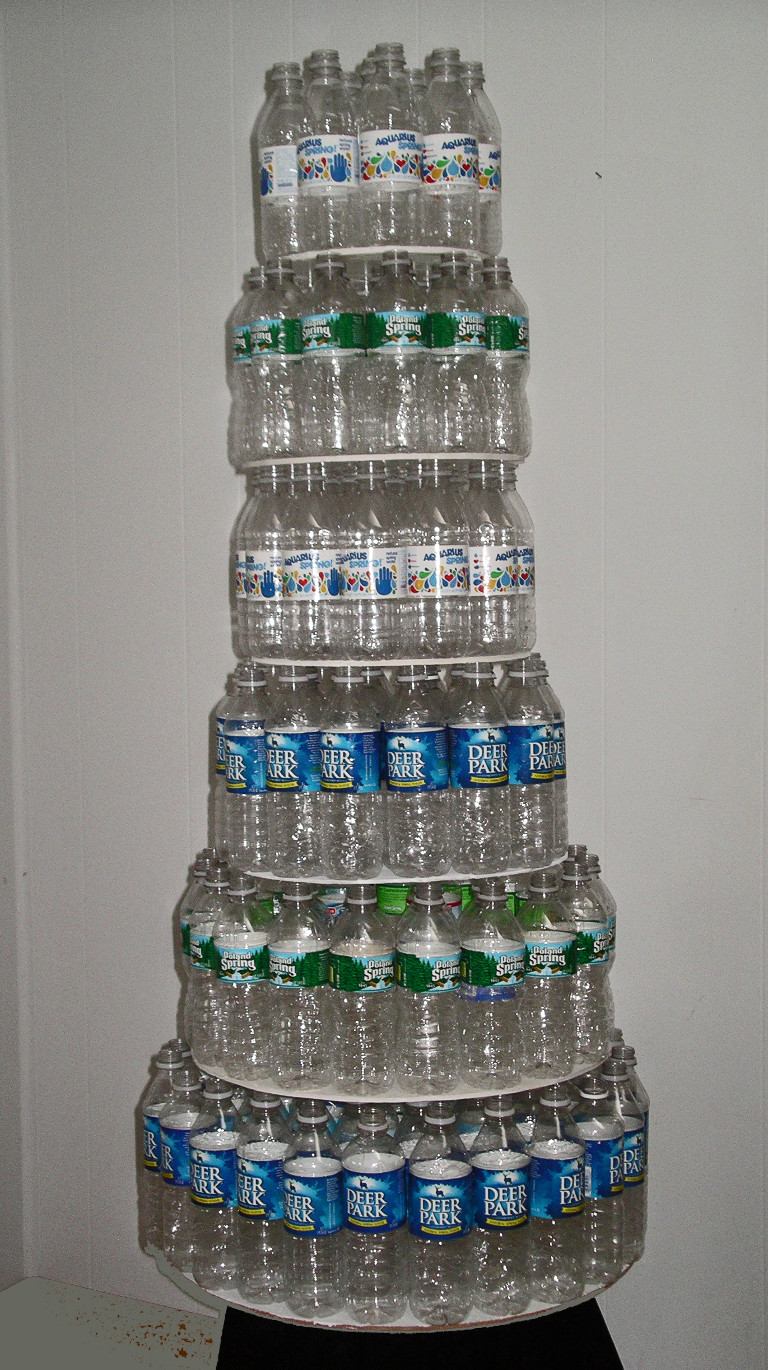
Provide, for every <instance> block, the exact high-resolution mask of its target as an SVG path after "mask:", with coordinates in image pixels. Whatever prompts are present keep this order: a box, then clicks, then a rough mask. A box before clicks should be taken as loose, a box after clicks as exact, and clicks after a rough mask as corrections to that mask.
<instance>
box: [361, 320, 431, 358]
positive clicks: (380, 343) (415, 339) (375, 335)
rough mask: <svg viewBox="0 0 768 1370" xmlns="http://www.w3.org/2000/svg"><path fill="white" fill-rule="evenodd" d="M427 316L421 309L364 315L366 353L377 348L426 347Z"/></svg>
mask: <svg viewBox="0 0 768 1370" xmlns="http://www.w3.org/2000/svg"><path fill="white" fill-rule="evenodd" d="M427 318H428V316H427V314H426V312H425V311H424V310H423V309H392V310H389V311H388V312H381V311H379V312H376V313H372V314H367V315H366V321H365V332H366V342H367V345H368V351H369V352H373V351H375V350H376V349H377V348H385V349H389V348H394V347H399V348H403V347H427V345H428V342H427Z"/></svg>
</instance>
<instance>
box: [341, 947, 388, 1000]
mask: <svg viewBox="0 0 768 1370" xmlns="http://www.w3.org/2000/svg"><path fill="white" fill-rule="evenodd" d="M328 980H329V983H330V984H331V985H332V986H333V988H334V989H341V990H346V992H347V993H349V994H360V993H362V994H370V993H375V992H376V991H378V990H383V989H391V988H392V986H393V985H394V983H395V953H394V951H389V952H385V953H384V954H383V955H381V956H339V955H337V954H336V952H331V964H330V971H329V975H328Z"/></svg>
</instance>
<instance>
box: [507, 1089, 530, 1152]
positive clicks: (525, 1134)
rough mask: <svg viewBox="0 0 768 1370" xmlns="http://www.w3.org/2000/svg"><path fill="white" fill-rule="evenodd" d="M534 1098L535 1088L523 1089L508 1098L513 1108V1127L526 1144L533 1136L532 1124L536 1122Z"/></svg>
mask: <svg viewBox="0 0 768 1370" xmlns="http://www.w3.org/2000/svg"><path fill="white" fill-rule="evenodd" d="M536 1099H537V1091H536V1090H535V1089H524V1090H521V1091H520V1092H519V1093H518V1094H515V1095H514V1097H513V1098H512V1099H511V1100H510V1102H511V1103H512V1105H513V1108H514V1123H515V1127H516V1128H517V1130H518V1132H519V1133H520V1136H521V1137H522V1138H523V1139H524V1141H525V1144H526V1146H527V1145H528V1143H529V1142H530V1140H531V1137H532V1136H533V1125H534V1123H535V1122H536Z"/></svg>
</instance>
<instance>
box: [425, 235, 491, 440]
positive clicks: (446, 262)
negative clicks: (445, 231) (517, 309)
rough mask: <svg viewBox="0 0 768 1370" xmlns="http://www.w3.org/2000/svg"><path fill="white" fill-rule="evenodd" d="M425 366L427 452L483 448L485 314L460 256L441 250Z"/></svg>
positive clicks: (486, 403) (485, 436)
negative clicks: (426, 367)
mask: <svg viewBox="0 0 768 1370" xmlns="http://www.w3.org/2000/svg"><path fill="white" fill-rule="evenodd" d="M429 327H430V338H431V343H430V353H429V360H430V365H429V368H428V371H427V383H426V386H425V394H424V410H425V416H426V438H427V450H428V451H430V452H485V451H487V450H488V442H489V435H488V428H489V422H488V410H489V408H490V405H489V401H488V394H487V391H486V388H485V385H484V376H485V369H486V357H487V353H486V347H485V312H484V306H483V299H482V293H481V291H480V290H479V288H478V286H477V285H475V284H474V282H473V280H472V277H471V274H470V265H469V262H468V261H467V260H466V258H465V257H464V255H463V254H462V253H461V252H444V253H443V255H442V256H441V258H440V266H439V269H438V270H435V271H434V272H433V276H432V281H431V285H430V292H429Z"/></svg>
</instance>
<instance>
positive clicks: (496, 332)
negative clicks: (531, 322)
mask: <svg viewBox="0 0 768 1370" xmlns="http://www.w3.org/2000/svg"><path fill="white" fill-rule="evenodd" d="M485 346H486V348H487V349H488V351H489V352H520V353H522V354H523V355H524V356H527V355H528V353H529V351H530V334H529V331H528V320H527V319H526V318H525V317H524V315H520V314H486V316H485Z"/></svg>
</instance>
